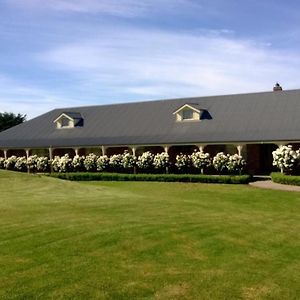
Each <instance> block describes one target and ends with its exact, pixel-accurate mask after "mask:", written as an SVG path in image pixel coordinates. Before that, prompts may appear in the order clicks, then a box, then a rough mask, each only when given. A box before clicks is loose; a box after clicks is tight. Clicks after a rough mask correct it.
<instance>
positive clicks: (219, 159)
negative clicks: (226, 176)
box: [213, 152, 230, 173]
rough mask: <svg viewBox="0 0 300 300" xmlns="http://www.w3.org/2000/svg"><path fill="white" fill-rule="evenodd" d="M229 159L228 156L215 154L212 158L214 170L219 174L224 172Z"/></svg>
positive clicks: (221, 153) (220, 153)
mask: <svg viewBox="0 0 300 300" xmlns="http://www.w3.org/2000/svg"><path fill="white" fill-rule="evenodd" d="M229 157H230V155H229V154H227V155H226V154H224V153H223V152H219V153H217V154H216V156H215V157H214V158H213V166H214V168H215V169H216V170H217V171H218V172H220V173H224V172H226V171H227V164H228V161H229Z"/></svg>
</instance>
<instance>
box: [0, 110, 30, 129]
mask: <svg viewBox="0 0 300 300" xmlns="http://www.w3.org/2000/svg"><path fill="white" fill-rule="evenodd" d="M25 120H26V115H21V114H17V115H16V114H14V113H8V112H4V113H0V132H1V131H3V130H6V129H8V128H10V127H13V126H16V125H18V124H21V123H23V122H24V121H25Z"/></svg>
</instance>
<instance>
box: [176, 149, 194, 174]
mask: <svg viewBox="0 0 300 300" xmlns="http://www.w3.org/2000/svg"><path fill="white" fill-rule="evenodd" d="M175 166H176V167H177V169H178V170H179V171H186V170H187V169H189V168H190V167H191V157H190V155H186V154H182V153H180V154H178V155H176V162H175Z"/></svg>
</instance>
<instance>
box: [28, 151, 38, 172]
mask: <svg viewBox="0 0 300 300" xmlns="http://www.w3.org/2000/svg"><path fill="white" fill-rule="evenodd" d="M37 160H38V156H37V155H31V156H29V157H28V159H27V166H28V168H29V170H30V171H33V172H35V171H36V170H37Z"/></svg>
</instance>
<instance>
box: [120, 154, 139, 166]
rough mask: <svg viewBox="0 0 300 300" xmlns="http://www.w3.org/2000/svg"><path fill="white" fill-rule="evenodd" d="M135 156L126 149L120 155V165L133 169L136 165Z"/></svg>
mask: <svg viewBox="0 0 300 300" xmlns="http://www.w3.org/2000/svg"><path fill="white" fill-rule="evenodd" d="M136 160H137V159H136V157H135V156H134V155H132V154H130V153H129V152H128V151H127V150H126V151H125V152H124V154H123V155H122V166H123V168H124V169H125V170H126V169H133V168H134V167H135V166H136Z"/></svg>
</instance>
